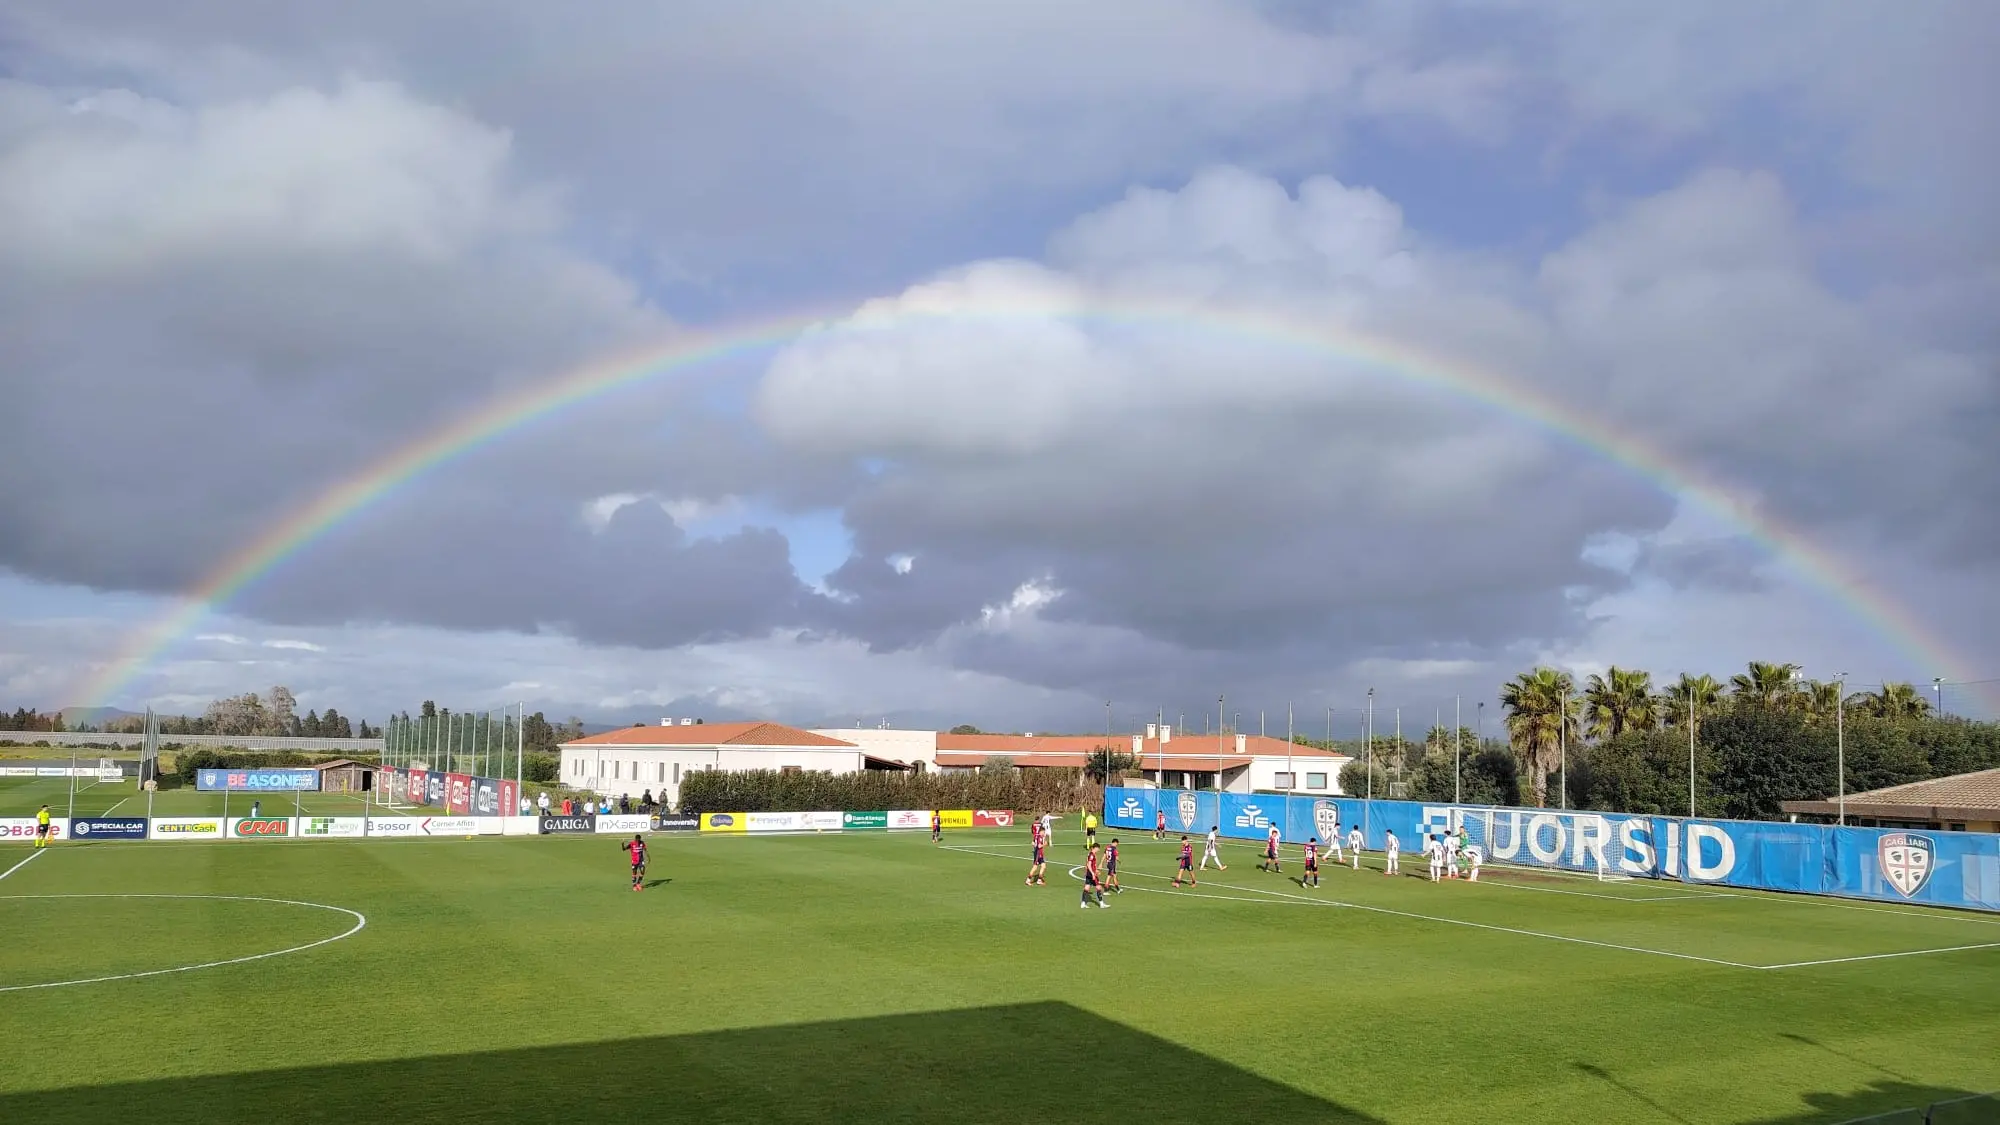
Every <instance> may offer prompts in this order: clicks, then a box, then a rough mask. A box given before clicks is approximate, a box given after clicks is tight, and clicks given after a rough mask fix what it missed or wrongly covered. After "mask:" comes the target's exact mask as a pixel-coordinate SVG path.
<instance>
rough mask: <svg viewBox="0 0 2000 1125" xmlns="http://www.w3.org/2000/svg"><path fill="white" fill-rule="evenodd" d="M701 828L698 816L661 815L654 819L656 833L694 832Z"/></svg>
mask: <svg viewBox="0 0 2000 1125" xmlns="http://www.w3.org/2000/svg"><path fill="white" fill-rule="evenodd" d="M700 828H701V818H700V817H698V816H673V815H670V814H668V813H661V814H659V815H658V816H655V817H654V818H653V829H652V830H653V831H655V832H694V831H698V830H699V829H700Z"/></svg>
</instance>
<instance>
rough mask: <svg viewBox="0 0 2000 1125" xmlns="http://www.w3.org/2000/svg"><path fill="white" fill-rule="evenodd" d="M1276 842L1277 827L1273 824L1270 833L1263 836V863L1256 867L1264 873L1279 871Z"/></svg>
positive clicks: (1277, 838)
mask: <svg viewBox="0 0 2000 1125" xmlns="http://www.w3.org/2000/svg"><path fill="white" fill-rule="evenodd" d="M1278 840H1279V833H1278V826H1277V825H1275V824H1273V825H1272V826H1271V830H1270V832H1268V833H1266V834H1265V836H1264V862H1262V863H1260V864H1258V865H1257V866H1258V867H1260V868H1262V869H1264V870H1265V871H1276V870H1278V869H1279V864H1278Z"/></svg>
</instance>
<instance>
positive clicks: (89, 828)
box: [69, 816, 146, 840]
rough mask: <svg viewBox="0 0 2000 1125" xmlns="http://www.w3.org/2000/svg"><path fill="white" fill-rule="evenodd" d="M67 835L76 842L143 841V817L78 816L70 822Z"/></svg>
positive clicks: (144, 821)
mask: <svg viewBox="0 0 2000 1125" xmlns="http://www.w3.org/2000/svg"><path fill="white" fill-rule="evenodd" d="M69 834H70V836H71V837H72V838H74V839H77V840H143V839H145V838H146V818H145V817H143V816H80V817H77V818H76V819H75V820H72V821H70V826H69Z"/></svg>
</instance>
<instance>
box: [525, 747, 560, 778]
mask: <svg viewBox="0 0 2000 1125" xmlns="http://www.w3.org/2000/svg"><path fill="white" fill-rule="evenodd" d="M561 771H562V759H561V758H560V757H558V756H556V755H554V754H529V755H528V756H526V757H525V758H522V759H521V780H523V781H532V782H534V783H536V784H537V785H554V784H555V783H556V775H557V774H558V773H560V772H561Z"/></svg>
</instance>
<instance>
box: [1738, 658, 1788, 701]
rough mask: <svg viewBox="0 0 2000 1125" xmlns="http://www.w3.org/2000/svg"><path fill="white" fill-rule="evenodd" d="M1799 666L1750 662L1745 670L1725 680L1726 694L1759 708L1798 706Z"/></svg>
mask: <svg viewBox="0 0 2000 1125" xmlns="http://www.w3.org/2000/svg"><path fill="white" fill-rule="evenodd" d="M1802 683H1803V681H1801V680H1800V679H1799V666H1798V665H1796V664H1767V663H1765V662H1764V661H1761V660H1752V661H1751V662H1750V666H1749V668H1748V669H1747V670H1745V671H1742V672H1738V673H1737V674H1735V675H1734V676H1731V677H1729V694H1730V695H1731V696H1733V697H1734V698H1735V700H1736V702H1738V703H1752V704H1756V705H1757V706H1760V707H1778V708H1786V707H1794V706H1797V704H1798V696H1799V688H1800V685H1801V684H1802Z"/></svg>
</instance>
